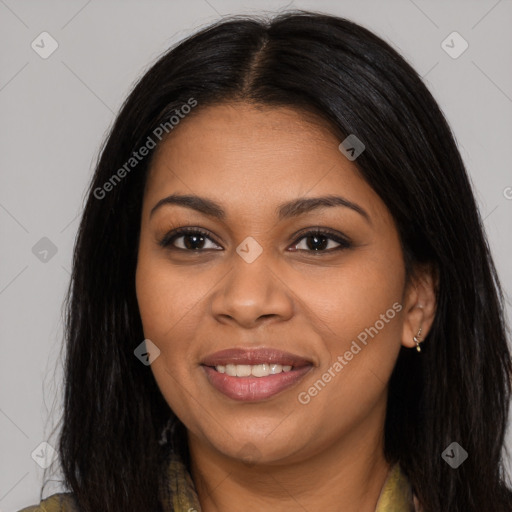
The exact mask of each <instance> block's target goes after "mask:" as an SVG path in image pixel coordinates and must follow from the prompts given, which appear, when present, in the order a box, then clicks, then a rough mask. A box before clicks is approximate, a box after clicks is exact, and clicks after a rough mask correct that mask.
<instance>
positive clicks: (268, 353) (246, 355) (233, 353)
mask: <svg viewBox="0 0 512 512" xmlns="http://www.w3.org/2000/svg"><path fill="white" fill-rule="evenodd" d="M263 363H271V364H281V365H283V366H285V365H289V366H294V367H301V366H308V365H311V364H312V362H311V361H310V360H309V359H306V358H304V357H301V356H299V355H297V354H292V353H290V352H283V351H282V350H276V349H273V348H267V347H263V348H251V349H244V348H228V349H226V350H221V351H219V352H215V353H213V354H210V355H209V356H207V357H206V358H205V359H204V360H203V361H202V363H201V364H203V365H205V366H219V365H222V366H225V365H227V364H248V365H254V364H263Z"/></svg>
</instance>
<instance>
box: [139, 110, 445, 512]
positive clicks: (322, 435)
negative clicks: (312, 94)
mask: <svg viewBox="0 0 512 512" xmlns="http://www.w3.org/2000/svg"><path fill="white" fill-rule="evenodd" d="M340 142H341V141H340V140H339V139H338V138H337V137H336V136H335V135H334V134H333V132H332V131H330V130H329V129H328V128H327V127H326V126H325V125H324V123H323V122H322V121H321V120H320V119H316V118H314V117H313V116H312V115H307V114H305V113H304V112H299V111H295V110H292V109H289V108H276V107H271V108H270V107H262V106H255V105H251V104H248V103H230V104H221V105H215V106H210V107H205V108H203V109H198V110H197V111H196V112H195V113H194V114H193V115H190V116H188V117H187V118H185V119H184V120H182V121H181V123H180V124H179V125H178V126H177V127H176V128H175V129H174V130H173V132H171V134H170V136H169V137H168V138H167V139H166V140H165V141H164V142H163V143H162V145H161V146H160V147H159V149H158V151H157V153H156V154H155V157H154V159H153V162H152V165H151V170H150V174H149V176H148V180H147V185H146V189H145V191H144V199H143V211H142V218H141V236H140V244H139V254H138V265H137V273H136V289H137V298H138V303H139V308H140V314H141V318H142V323H143V327H144V335H145V337H146V338H149V339H150V340H152V341H153V343H155V345H157V346H158V348H159V349H160V351H161V352H160V355H159V356H158V357H157V358H156V359H155V361H154V362H153V363H152V365H151V369H152V371H153V373H154V376H155V379H156V381H157V383H158V385H159V388H160V390H161V392H162V394H163V396H164V397H165V399H166V401H167V403H168V404H169V406H170V407H171V408H172V410H173V411H174V412H175V413H176V414H177V415H178V417H179V418H180V419H181V421H182V422H183V423H184V424H185V426H186V427H187V430H188V440H189V450H190V453H191V458H192V477H193V480H194V482H195V485H196V489H197V491H198V494H199V498H200V502H201V507H202V509H203V510H204V511H205V512H215V511H219V512H220V511H222V512H234V511H239V510H246V511H249V512H251V511H261V510H274V511H278V512H279V511H289V510H308V511H315V510H337V511H338V510H342V511H345V512H352V511H353V512H356V511H357V512H365V511H368V512H370V511H374V510H375V506H376V503H377V500H378V497H379V494H380V491H381V489H382V486H383V484H384V482H385V479H386V476H387V474H388V470H389V468H390V465H389V464H388V463H387V462H386V460H385V458H384V455H383V441H384V439H383V427H384V420H385V412H386V401H387V389H388V381H389V378H390V375H391V372H392V369H393V367H394V364H395V362H396V358H397V356H398V352H399V349H400V346H401V345H404V346H406V347H410V348H411V349H414V347H415V342H414V341H413V339H412V338H413V336H414V335H415V334H416V333H417V331H418V329H419V327H420V326H421V327H422V337H425V336H426V335H427V333H428V330H429V328H430V326H431V324H432V321H433V316H434V311H435V294H434V283H433V278H432V274H431V273H430V272H429V271H428V269H425V268H423V269H419V268H418V269H417V272H416V273H415V276H414V278H413V279H411V280H409V282H406V279H405V268H404V261H403V254H402V251H401V247H400V240H399V236H398V232H397V229H396V226H395V223H394V221H393V219H392V217H391V215H390V213H389V211H388V209H387V207H386V206H385V204H384V203H383V202H382V200H381V199H380V198H379V196H378V195H377V194H376V193H375V192H374V191H373V189H372V188H371V187H370V186H369V185H368V184H367V183H366V182H365V181H364V180H363V179H362V177H361V176H360V174H359V171H358V169H357V166H356V163H357V160H356V161H354V162H351V161H349V160H348V159H347V158H346V157H345V156H344V155H343V154H342V153H341V152H340V151H339V149H338V145H339V143H340ZM170 194H194V195H199V196H202V197H207V198H209V199H211V200H213V201H215V202H217V203H219V205H221V207H222V208H223V209H224V210H225V213H226V215H225V218H224V219H222V220H220V219H214V218H211V217H209V216H206V215H204V214H202V213H199V212H197V211H195V210H192V209H190V208H187V207H184V206H178V205H165V206H162V207H160V208H158V209H156V210H155V211H154V213H153V214H152V215H150V212H151V210H152V208H153V207H154V206H155V205H156V204H157V203H158V202H159V201H160V200H161V199H162V198H164V197H166V196H169V195H170ZM330 194H335V195H340V196H343V197H344V198H346V199H348V200H350V201H352V202H353V203H357V204H358V205H359V206H360V207H361V208H363V209H364V210H365V211H366V212H367V213H368V216H369V220H367V219H365V217H364V216H363V215H361V214H360V213H358V212H356V211H354V210H352V209H350V208H347V207H343V206H334V207H326V208H319V209H315V210H312V211H310V212H307V213H304V214H302V215H299V216H297V217H292V218H288V219H284V220H279V219H278V217H277V215H276V208H277V206H278V205H280V204H281V203H284V202H287V201H291V200H294V199H298V198H302V197H318V196H323V195H330ZM182 226H193V227H197V228H202V229H204V230H207V231H208V232H209V233H210V234H211V236H210V235H209V237H210V238H209V239H208V238H206V239H205V241H204V242H203V245H202V246H201V244H199V246H200V247H202V249H201V250H202V252H200V251H197V250H196V251H195V252H194V251H193V250H191V249H188V251H187V250H186V249H182V250H181V251H180V250H179V248H183V247H185V245H184V244H185V243H186V242H189V243H190V241H191V240H190V236H189V237H186V236H185V237H183V236H181V237H178V238H176V239H175V240H174V242H173V243H174V247H175V250H172V247H173V246H172V245H170V246H169V247H167V248H164V247H162V246H160V245H159V244H158V241H159V240H161V239H162V238H163V237H164V236H165V235H166V234H167V233H169V232H170V231H171V230H173V229H175V228H179V227H182ZM318 226H321V227H323V228H326V229H329V230H332V231H333V232H334V233H338V234H340V235H342V236H343V235H344V236H345V237H346V238H348V239H349V240H350V241H351V244H352V245H351V246H350V247H349V248H343V249H341V250H331V249H334V248H337V247H339V246H340V245H339V243H337V242H336V241H334V240H331V239H329V238H321V239H320V242H324V243H325V244H327V243H328V246H325V247H324V248H321V249H320V250H318V251H315V250H314V247H315V246H314V245H311V244H314V240H311V237H306V238H304V237H303V235H302V233H303V232H306V231H309V228H314V227H318ZM299 232H300V233H299ZM297 234H298V235H299V236H297ZM248 236H251V237H253V238H254V239H255V240H256V241H257V242H258V243H259V245H260V246H261V248H262V253H261V255H260V256H259V257H258V258H257V259H256V260H255V261H253V262H252V263H247V262H246V261H245V260H244V259H242V258H241V257H240V256H239V254H238V253H237V252H236V248H237V247H238V246H239V245H240V244H241V242H242V241H244V239H245V238H246V237H248ZM301 237H302V238H301ZM308 241H309V242H310V245H308ZM192 242H193V240H192ZM189 247H190V246H189ZM312 247H313V248H312ZM293 248H296V249H302V250H301V251H300V250H296V251H292V250H290V249H293ZM321 251H324V252H321ZM394 303H399V304H400V305H401V306H402V308H401V311H400V312H399V313H397V314H396V316H394V318H393V319H392V320H389V321H388V322H386V323H385V326H384V327H383V328H382V329H380V330H379V331H378V334H377V335H375V336H374V337H373V338H368V340H369V341H368V343H367V345H366V346H362V347H363V348H362V350H361V351H360V352H359V353H357V355H355V356H354V357H353V359H352V360H351V361H347V365H346V366H344V367H343V370H342V371H340V372H338V373H337V374H336V376H335V377H334V378H332V380H331V381H330V382H329V383H328V384H327V385H326V386H325V387H324V388H323V389H321V391H320V392H318V393H317V395H316V396H314V397H311V400H310V401H309V403H307V404H302V403H300V402H299V400H298V395H299V393H300V392H304V391H307V390H308V389H309V388H310V387H311V386H312V385H313V384H314V383H315V382H316V381H318V379H320V378H321V377H322V375H323V374H324V373H325V372H326V371H327V370H328V369H329V368H330V367H332V365H333V363H334V362H335V361H336V360H337V357H338V356H339V355H341V356H343V354H345V352H346V351H347V350H349V349H350V346H351V343H352V341H353V340H356V339H357V336H358V334H360V333H361V332H362V331H364V329H365V328H368V327H370V326H374V325H375V323H376V321H377V320H379V318H381V316H380V315H382V314H385V313H386V311H387V310H389V309H390V308H392V305H393V304H394ZM233 347H242V348H246V347H272V348H278V349H281V350H284V351H288V352H292V353H294V354H298V355H300V356H302V357H305V358H307V359H309V360H311V361H312V362H313V367H312V369H311V370H310V371H309V373H308V374H306V375H305V376H304V378H303V379H302V380H301V381H300V382H299V383H298V384H297V385H296V386H294V387H292V388H289V389H287V390H285V391H283V392H281V393H279V394H278V395H276V396H274V397H271V398H269V399H266V400H262V401H258V402H253V403H247V402H240V401H235V400H232V399H230V398H227V397H226V396H224V395H223V394H221V393H219V392H218V391H217V390H216V389H215V388H213V387H212V386H211V385H210V384H209V382H208V380H207V378H206V376H205V373H204V371H203V368H202V367H201V365H200V362H201V361H202V360H203V359H204V358H205V357H206V356H207V355H209V354H212V353H214V352H217V351H219V350H223V349H226V348H233Z"/></svg>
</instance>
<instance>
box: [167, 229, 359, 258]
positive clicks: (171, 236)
mask: <svg viewBox="0 0 512 512" xmlns="http://www.w3.org/2000/svg"><path fill="white" fill-rule="evenodd" d="M184 235H185V236H186V235H201V236H204V237H206V238H208V239H209V240H210V241H211V242H213V243H215V244H216V245H219V244H218V243H217V242H216V241H215V240H213V239H212V237H211V236H210V234H209V233H208V232H207V231H205V230H203V229H201V228H192V227H190V228H187V227H183V228H178V229H175V230H174V231H171V232H170V233H167V234H166V235H165V236H164V237H163V238H162V239H161V240H160V241H159V242H158V244H159V245H160V246H161V247H163V248H166V249H168V250H172V251H184V252H194V253H200V252H203V251H205V250H212V249H196V250H193V249H182V248H181V247H173V246H172V243H173V242H174V241H175V240H176V239H178V238H180V237H181V236H184ZM320 235H321V236H325V237H327V238H328V239H330V240H333V241H334V242H336V243H338V244H340V245H339V246H338V247H335V248H334V249H327V250H319V251H315V250H305V249H297V252H310V253H313V254H322V253H324V254H330V253H332V252H334V251H339V250H343V249H349V248H350V247H352V244H351V243H350V242H349V241H348V240H347V239H345V238H343V237H341V236H339V235H337V234H335V233H333V232H332V231H330V230H326V229H324V228H315V229H312V230H310V231H306V232H304V233H299V235H297V236H298V237H299V238H296V240H295V242H294V243H293V246H296V245H298V243H299V242H300V241H301V240H302V239H303V238H308V237H310V236H320ZM213 250H218V249H213Z"/></svg>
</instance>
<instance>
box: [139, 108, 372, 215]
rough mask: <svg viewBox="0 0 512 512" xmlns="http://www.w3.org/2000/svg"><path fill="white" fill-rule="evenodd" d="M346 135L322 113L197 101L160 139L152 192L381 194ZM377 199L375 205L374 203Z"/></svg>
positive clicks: (225, 198)
mask: <svg viewBox="0 0 512 512" xmlns="http://www.w3.org/2000/svg"><path fill="white" fill-rule="evenodd" d="M340 142H341V140H340V138H339V137H337V136H336V134H335V133H334V131H333V129H332V128H331V127H330V126H329V125H328V124H327V123H326V122H325V121H323V120H322V119H320V118H319V117H318V116H315V115H314V114H311V113H309V112H304V111H298V110H294V109H292V108H288V107H269V106H260V105H258V106H256V105H253V104H247V103H230V104H220V105H214V106H208V107H204V108H202V109H201V108H200V106H198V107H197V110H196V111H195V112H194V114H192V115H190V116H189V117H186V118H185V119H183V120H182V121H181V122H180V124H179V125H178V126H177V127H176V128H175V129H174V130H173V131H172V132H171V133H170V135H169V136H168V137H167V139H165V140H164V141H163V142H162V143H161V145H160V146H159V148H158V150H157V152H156V154H155V156H154V159H153V162H152V166H151V170H150V173H149V176H148V181H147V188H146V198H149V199H151V201H153V202H154V201H156V200H158V199H159V198H160V197H162V196H163V195H165V194H171V193H173V192H176V191H178V190H179V192H181V193H197V194H201V195H205V196H209V197H212V198H215V199H216V200H218V201H220V202H225V203H228V202H229V203H230V204H233V205H235V204H238V206H239V207H240V208H243V207H244V205H245V207H248V206H249V202H250V201H253V200H254V202H255V203H256V202H257V203H259V204H260V205H265V204H270V203H271V202H274V200H275V202H280V201H281V200H287V199H290V198H294V197H297V196H304V195H308V196H309V195H320V194H326V193H334V192H336V191H337V192H340V193H344V194H345V195H347V194H348V195H352V196H358V197H359V198H360V199H361V198H364V197H365V196H366V198H367V199H373V200H374V201H373V202H375V201H378V196H376V194H375V193H374V192H373V190H372V189H371V187H369V185H368V184H367V183H366V182H365V181H364V180H363V178H362V177H361V175H360V173H359V170H358V168H357V166H356V165H355V163H354V162H351V161H349V160H348V159H347V158H346V157H345V156H344V155H343V154H342V153H341V152H340V151H339V149H338V146H339V144H340ZM375 206H376V205H375V204H374V205H373V206H372V205H369V207H368V209H369V210H370V213H371V210H372V208H374V207H375Z"/></svg>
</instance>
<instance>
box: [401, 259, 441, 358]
mask: <svg viewBox="0 0 512 512" xmlns="http://www.w3.org/2000/svg"><path fill="white" fill-rule="evenodd" d="M438 285H439V278H438V274H437V271H436V269H435V267H434V266H433V265H428V264H423V265H416V267H415V268H414V270H413V272H412V275H411V276H410V278H409V281H408V283H407V284H406V288H405V292H404V302H403V304H404V323H403V327H402V345H403V346H404V347H409V348H414V347H416V342H415V341H414V337H415V336H417V335H418V331H419V330H420V328H421V335H420V337H419V340H420V347H421V342H422V341H423V340H425V338H426V337H427V334H428V333H429V332H430V328H431V327H432V323H433V321H434V317H435V312H436V302H437V301H436V292H437V288H438Z"/></svg>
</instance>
